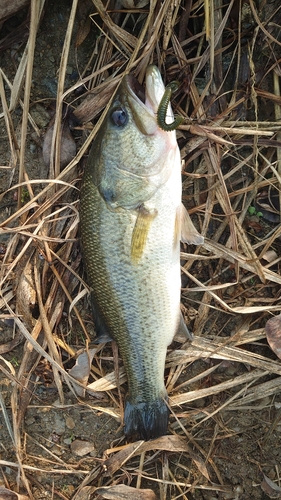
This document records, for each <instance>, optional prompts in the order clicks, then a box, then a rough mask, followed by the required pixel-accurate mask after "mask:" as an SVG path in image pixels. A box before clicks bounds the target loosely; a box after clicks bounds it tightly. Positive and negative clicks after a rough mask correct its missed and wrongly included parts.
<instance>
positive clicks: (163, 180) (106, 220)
mask: <svg viewBox="0 0 281 500" xmlns="http://www.w3.org/2000/svg"><path fill="white" fill-rule="evenodd" d="M164 92H165V87H164V84H163V81H162V78H161V74H160V72H159V70H158V68H156V67H155V66H149V67H148V69H147V73H146V91H145V93H144V90H143V88H142V87H141V86H140V84H139V83H138V81H137V80H136V78H134V76H133V75H127V76H125V77H124V78H123V80H122V82H121V84H120V86H119V89H118V91H117V93H116V96H115V98H114V101H113V103H112V105H111V107H110V109H109V111H108V114H107V116H106V118H105V120H104V122H103V124H102V126H101V128H100V130H99V132H98V134H97V136H96V138H95V139H94V143H93V145H92V148H91V151H90V154H89V158H88V162H87V166H86V169H85V173H84V180H83V185H82V189H81V205H80V218H81V243H82V251H83V255H84V262H85V265H86V271H87V276H88V283H89V285H90V287H91V294H92V304H93V310H94V318H95V323H96V330H97V334H98V336H99V337H100V339H101V340H103V339H104V338H105V335H107V336H108V337H110V338H112V339H114V340H115V341H116V342H117V344H118V347H119V351H120V354H121V357H122V359H123V363H124V367H125V370H126V373H127V378H128V395H127V399H126V404H125V412H124V423H125V434H126V436H127V437H133V438H141V439H152V438H155V437H158V436H161V435H163V434H166V432H167V426H168V418H169V410H168V406H167V403H166V401H167V391H166V388H165V384H164V368H165V357H166V351H167V346H168V345H169V344H170V343H171V342H172V340H173V337H174V335H175V334H176V333H177V331H178V330H182V331H184V332H185V333H186V335H188V334H189V332H188V330H187V328H186V326H185V325H184V322H183V319H182V316H181V312H180V288H181V283H180V237H181V234H182V239H183V240H184V241H187V242H189V243H194V244H201V243H202V242H203V238H202V237H201V236H200V235H199V233H198V232H197V230H196V229H195V228H194V226H193V224H192V222H191V220H190V218H189V216H188V214H187V212H186V211H185V209H184V208H183V205H182V204H181V160H180V152H179V148H178V145H177V140H176V133H175V131H171V132H166V131H164V130H162V129H161V128H160V127H159V126H158V124H157V118H156V114H157V110H158V107H159V103H160V101H161V98H162V97H163V95H164ZM171 121H173V114H172V110H171V106H170V105H169V106H168V109H167V115H166V123H169V122H171Z"/></svg>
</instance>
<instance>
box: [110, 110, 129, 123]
mask: <svg viewBox="0 0 281 500" xmlns="http://www.w3.org/2000/svg"><path fill="white" fill-rule="evenodd" d="M110 119H111V121H112V123H113V125H116V126H117V127H124V126H125V125H126V124H127V122H128V114H127V111H126V110H125V109H124V108H121V106H118V108H115V109H113V110H112V112H111V115H110Z"/></svg>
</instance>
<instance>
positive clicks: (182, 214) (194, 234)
mask: <svg viewBox="0 0 281 500" xmlns="http://www.w3.org/2000/svg"><path fill="white" fill-rule="evenodd" d="M175 234H176V237H177V235H178V234H180V239H181V241H182V242H183V243H189V244H191V245H202V244H203V243H204V238H203V236H201V234H199V233H198V231H197V229H196V228H195V227H194V225H193V222H192V220H191V218H190V216H189V213H188V212H187V210H186V208H185V207H184V205H183V204H182V203H181V205H180V206H179V207H178V210H177V215H176V223H175Z"/></svg>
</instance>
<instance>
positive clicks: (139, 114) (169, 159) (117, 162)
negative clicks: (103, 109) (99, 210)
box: [89, 65, 180, 210]
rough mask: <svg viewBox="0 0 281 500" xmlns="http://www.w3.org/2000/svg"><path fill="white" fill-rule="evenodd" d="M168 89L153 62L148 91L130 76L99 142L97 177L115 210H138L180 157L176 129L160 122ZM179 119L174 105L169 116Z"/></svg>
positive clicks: (94, 151)
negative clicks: (167, 129) (158, 113)
mask: <svg viewBox="0 0 281 500" xmlns="http://www.w3.org/2000/svg"><path fill="white" fill-rule="evenodd" d="M164 91H165V87H164V83H163V80H162V77H161V74H160V71H159V70H158V68H157V67H156V66H153V65H151V66H149V67H148V69H147V72H146V85H145V90H144V89H143V87H142V86H141V85H140V84H139V82H138V81H137V79H136V78H135V77H134V76H133V75H132V74H128V75H126V76H125V77H124V78H123V80H122V82H121V84H120V87H119V89H118V91H117V93H116V95H115V98H114V100H113V103H112V105H111V107H110V109H109V111H108V113H107V116H106V118H105V120H104V122H103V124H102V127H101V129H100V131H99V133H98V135H97V137H96V139H95V141H94V145H93V148H92V153H91V154H90V160H89V161H92V162H93V169H92V176H93V180H94V183H95V185H96V186H97V188H98V190H99V192H100V194H101V196H102V197H103V199H104V200H105V202H106V203H107V205H108V207H109V208H110V209H113V210H114V209H117V208H120V207H121V208H124V209H134V208H137V207H138V206H140V205H142V204H143V203H144V202H145V201H147V200H149V199H150V198H151V197H152V196H153V195H154V193H155V192H156V191H157V190H158V189H159V188H160V187H161V186H162V185H163V184H164V183H165V182H166V181H167V180H168V178H169V177H170V175H171V172H172V171H173V168H174V165H175V162H179V161H180V155H179V150H178V145H177V141H176V133H175V131H171V132H167V131H164V130H162V129H161V128H160V127H159V126H158V124H157V116H156V115H157V110H158V107H159V104H160V101H161V99H162V97H163V94H164ZM172 120H173V113H172V110H171V106H170V105H169V107H168V110H167V116H166V121H167V123H169V121H172Z"/></svg>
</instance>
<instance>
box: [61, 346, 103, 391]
mask: <svg viewBox="0 0 281 500" xmlns="http://www.w3.org/2000/svg"><path fill="white" fill-rule="evenodd" d="M96 351H97V349H89V350H88V351H84V352H82V354H79V356H78V358H77V359H76V363H75V365H74V366H73V367H72V368H71V369H70V370H69V372H68V373H69V375H71V376H72V377H73V378H75V379H76V380H78V382H81V384H83V385H85V386H86V385H87V382H88V378H89V375H90V371H91V364H92V361H93V357H94V355H95V353H96ZM73 387H74V388H75V391H76V394H77V395H78V396H81V397H84V396H85V391H86V388H85V389H84V388H83V387H81V386H80V385H78V384H77V385H75V384H73Z"/></svg>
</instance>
